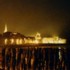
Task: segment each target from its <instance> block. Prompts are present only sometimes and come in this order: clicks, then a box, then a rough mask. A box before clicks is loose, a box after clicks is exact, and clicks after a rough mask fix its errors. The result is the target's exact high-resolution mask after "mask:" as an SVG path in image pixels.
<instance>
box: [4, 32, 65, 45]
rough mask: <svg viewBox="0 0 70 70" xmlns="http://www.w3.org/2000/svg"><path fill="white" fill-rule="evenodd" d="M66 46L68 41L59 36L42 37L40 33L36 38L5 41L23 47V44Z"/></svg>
mask: <svg viewBox="0 0 70 70" xmlns="http://www.w3.org/2000/svg"><path fill="white" fill-rule="evenodd" d="M39 43H41V44H65V43H66V39H62V38H59V37H58V36H55V37H44V38H43V37H41V34H40V33H37V34H36V35H35V36H34V38H30V37H29V38H26V37H25V38H24V39H22V38H17V39H14V38H11V39H5V44H16V45H23V44H39Z"/></svg>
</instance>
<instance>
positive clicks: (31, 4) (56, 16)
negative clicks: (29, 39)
mask: <svg viewBox="0 0 70 70" xmlns="http://www.w3.org/2000/svg"><path fill="white" fill-rule="evenodd" d="M69 10H70V2H69V1H68V0H0V33H2V32H3V31H4V25H5V24H7V25H8V30H9V31H12V32H20V33H22V34H24V35H34V34H36V32H40V33H41V34H42V35H43V36H47V35H50V36H54V35H58V36H59V35H61V36H64V37H67V38H68V37H70V34H69V33H70V11H69Z"/></svg>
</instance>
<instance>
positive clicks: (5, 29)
mask: <svg viewBox="0 0 70 70" xmlns="http://www.w3.org/2000/svg"><path fill="white" fill-rule="evenodd" d="M7 31H8V29H7V24H5V28H4V33H5V32H7Z"/></svg>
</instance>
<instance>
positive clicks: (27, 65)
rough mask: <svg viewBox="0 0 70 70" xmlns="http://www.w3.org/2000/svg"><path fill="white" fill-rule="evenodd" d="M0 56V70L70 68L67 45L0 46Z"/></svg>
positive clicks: (58, 69) (57, 69)
mask: <svg viewBox="0 0 70 70" xmlns="http://www.w3.org/2000/svg"><path fill="white" fill-rule="evenodd" d="M60 47H61V46H60ZM0 56H1V57H0V58H2V60H0V70H70V48H67V46H66V47H65V48H40V47H39V48H29V47H27V48H1V53H0Z"/></svg>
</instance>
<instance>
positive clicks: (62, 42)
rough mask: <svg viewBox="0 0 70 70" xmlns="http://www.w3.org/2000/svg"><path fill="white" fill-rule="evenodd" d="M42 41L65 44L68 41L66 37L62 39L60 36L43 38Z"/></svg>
mask: <svg viewBox="0 0 70 70" xmlns="http://www.w3.org/2000/svg"><path fill="white" fill-rule="evenodd" d="M42 43H54V44H64V43H66V39H61V38H59V37H48V38H43V39H42Z"/></svg>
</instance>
